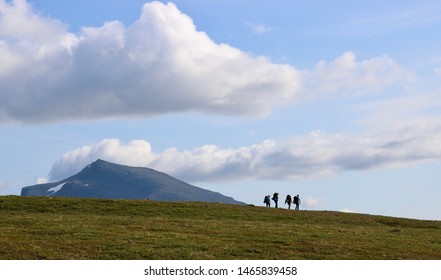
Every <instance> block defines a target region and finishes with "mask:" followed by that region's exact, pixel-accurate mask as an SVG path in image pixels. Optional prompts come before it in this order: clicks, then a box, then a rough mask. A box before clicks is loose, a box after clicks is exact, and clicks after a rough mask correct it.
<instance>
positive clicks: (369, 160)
mask: <svg viewBox="0 0 441 280" xmlns="http://www.w3.org/2000/svg"><path fill="white" fill-rule="evenodd" d="M438 123H439V122H438ZM409 131H412V133H408V132H409ZM440 140H441V126H440V125H438V124H429V123H425V124H423V123H422V122H420V123H413V124H408V125H407V126H403V127H401V128H397V129H396V130H394V131H390V130H388V131H386V130H384V131H377V132H370V133H359V134H354V133H341V134H330V133H324V132H320V131H313V132H311V133H308V134H304V135H299V136H296V137H292V138H290V139H287V140H285V141H276V140H266V141H263V142H261V143H258V144H255V145H251V146H245V147H240V148H235V149H225V148H220V147H218V146H215V145H204V146H201V147H197V148H194V149H192V150H183V151H180V150H178V149H177V148H174V147H172V148H169V149H166V150H164V151H162V152H159V153H157V152H154V151H153V150H152V147H151V145H150V143H149V142H147V141H145V140H133V141H131V142H129V143H127V144H124V143H121V142H120V141H119V140H118V139H105V140H103V141H101V142H99V143H96V144H94V145H90V146H83V147H81V148H79V149H76V150H73V151H70V152H68V153H66V154H64V155H63V156H62V157H61V158H60V159H59V160H57V161H56V162H55V163H54V165H53V166H52V170H51V173H50V177H51V179H52V180H56V179H61V178H64V177H67V176H70V175H72V174H74V173H76V172H78V171H79V170H81V169H82V168H83V167H85V166H86V165H87V164H89V163H91V162H92V161H94V160H96V159H98V158H101V159H104V160H108V161H112V162H116V163H122V164H127V165H133V166H145V167H150V168H154V169H157V170H160V171H163V172H167V173H169V174H172V175H174V176H177V177H178V178H182V179H185V180H188V181H191V182H200V181H228V180H243V179H250V180H256V179H273V180H298V179H305V178H313V177H326V176H330V175H333V174H336V173H339V172H343V171H347V170H369V169H374V168H381V167H399V166H407V165H411V164H415V163H419V162H424V161H430V160H440V159H441V148H440V146H439V143H440Z"/></svg>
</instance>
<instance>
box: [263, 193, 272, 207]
mask: <svg viewBox="0 0 441 280" xmlns="http://www.w3.org/2000/svg"><path fill="white" fill-rule="evenodd" d="M270 197H271V196H270V195H267V196H265V198H264V199H263V203H265V206H266V207H271V199H270Z"/></svg>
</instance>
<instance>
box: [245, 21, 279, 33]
mask: <svg viewBox="0 0 441 280" xmlns="http://www.w3.org/2000/svg"><path fill="white" fill-rule="evenodd" d="M246 24H247V26H249V27H250V28H251V30H252V31H253V33H254V34H263V33H268V32H270V31H272V30H273V28H272V27H271V26H269V25H267V24H264V23H252V22H247V23H246Z"/></svg>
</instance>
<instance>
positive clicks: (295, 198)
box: [294, 195, 301, 210]
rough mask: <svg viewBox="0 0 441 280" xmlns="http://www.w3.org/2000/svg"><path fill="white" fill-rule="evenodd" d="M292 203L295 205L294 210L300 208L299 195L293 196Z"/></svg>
mask: <svg viewBox="0 0 441 280" xmlns="http://www.w3.org/2000/svg"><path fill="white" fill-rule="evenodd" d="M294 204H295V205H296V209H295V210H299V209H300V204H301V201H300V196H299V195H296V196H294Z"/></svg>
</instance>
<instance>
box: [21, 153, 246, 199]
mask: <svg viewBox="0 0 441 280" xmlns="http://www.w3.org/2000/svg"><path fill="white" fill-rule="evenodd" d="M21 195H22V196H64V197H82V198H113V199H152V200H165V201H203V202H222V203H229V204H243V202H240V201H237V200H234V199H233V198H231V197H228V196H224V195H222V194H220V193H218V192H213V191H209V190H205V189H202V188H199V187H196V186H193V185H190V184H188V183H186V182H183V181H181V180H178V179H176V178H174V177H172V176H170V175H167V174H166V173H163V172H159V171H156V170H154V169H150V168H145V167H130V166H125V165H120V164H115V163H110V162H107V161H104V160H100V159H99V160H97V161H95V162H93V163H92V164H90V165H88V166H86V167H85V168H84V169H83V170H81V171H80V172H79V173H77V174H76V175H73V176H71V177H69V178H67V179H64V180H61V181H58V182H53V183H47V184H38V185H33V186H27V187H24V188H22V190H21Z"/></svg>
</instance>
